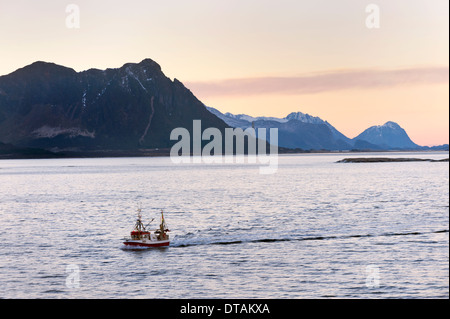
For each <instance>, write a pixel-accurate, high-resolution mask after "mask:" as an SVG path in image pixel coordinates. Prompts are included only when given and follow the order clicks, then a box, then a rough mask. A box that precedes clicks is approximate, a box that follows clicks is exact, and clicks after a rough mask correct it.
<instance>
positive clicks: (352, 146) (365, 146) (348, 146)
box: [207, 107, 448, 151]
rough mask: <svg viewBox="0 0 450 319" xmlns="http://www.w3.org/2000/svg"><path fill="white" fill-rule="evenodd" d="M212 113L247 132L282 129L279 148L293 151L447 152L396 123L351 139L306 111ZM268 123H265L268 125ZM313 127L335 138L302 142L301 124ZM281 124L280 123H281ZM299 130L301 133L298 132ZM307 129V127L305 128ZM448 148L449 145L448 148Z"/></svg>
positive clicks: (387, 123)
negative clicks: (267, 114) (282, 114)
mask: <svg viewBox="0 0 450 319" xmlns="http://www.w3.org/2000/svg"><path fill="white" fill-rule="evenodd" d="M207 109H208V111H210V112H212V113H213V114H215V115H216V116H218V117H220V118H221V119H222V120H223V121H224V122H225V123H227V124H228V125H230V126H232V127H240V128H242V129H245V128H246V127H250V126H251V125H252V123H253V125H254V126H255V128H257V127H267V128H268V127H270V125H272V126H275V127H278V129H279V138H280V141H279V145H280V146H284V147H290V148H297V147H298V148H303V149H306V150H311V149H316V150H319V149H323V148H324V145H325V146H327V147H331V149H330V150H341V151H342V150H376V151H381V150H427V149H445V148H446V145H439V146H435V147H426V146H420V145H417V144H416V143H414V142H413V141H412V140H411V139H410V138H409V136H408V134H407V133H406V131H405V130H404V129H403V128H401V126H400V125H399V124H397V123H395V122H393V121H388V122H386V123H385V124H383V125H375V126H372V127H369V128H367V129H366V130H364V131H363V132H362V133H360V134H359V135H358V136H356V137H354V138H352V139H350V138H348V137H347V136H345V135H344V134H342V133H341V132H339V131H338V130H337V129H336V128H335V127H334V126H333V125H331V124H330V123H329V122H328V121H325V120H323V119H321V118H319V117H316V116H312V115H309V114H307V113H303V112H292V113H290V114H288V115H287V116H286V117H284V118H275V117H265V116H259V117H252V116H249V115H246V114H238V115H234V114H231V113H225V114H223V113H221V112H220V111H219V110H217V109H215V108H212V107H207ZM264 122H265V123H264ZM297 122H300V123H304V124H312V125H316V126H311V127H310V132H309V134H310V135H311V134H312V135H315V136H320V135H321V134H324V132H323V131H320V129H319V127H318V126H320V125H326V126H327V128H328V129H329V131H330V133H331V136H326V135H327V134H325V135H322V137H323V138H325V139H327V140H326V141H322V142H320V141H314V138H312V137H311V136H308V139H310V140H312V142H311V143H303V142H302V141H301V138H302V136H299V135H303V136H304V135H305V132H304V131H302V129H301V128H300V126H301V125H300V124H299V123H297ZM278 123H280V124H278ZM296 128H297V129H298V131H297V132H296ZM303 129H304V127H303ZM447 149H448V145H447Z"/></svg>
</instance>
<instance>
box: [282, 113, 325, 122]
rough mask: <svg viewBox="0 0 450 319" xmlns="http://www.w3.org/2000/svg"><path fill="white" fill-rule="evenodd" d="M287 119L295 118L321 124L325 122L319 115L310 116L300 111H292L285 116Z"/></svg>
mask: <svg viewBox="0 0 450 319" xmlns="http://www.w3.org/2000/svg"><path fill="white" fill-rule="evenodd" d="M285 119H287V120H297V121H300V122H303V123H312V124H323V123H325V121H324V120H322V119H321V118H320V117H317V116H311V115H309V114H306V113H302V112H292V113H290V114H289V115H288V116H286V117H285Z"/></svg>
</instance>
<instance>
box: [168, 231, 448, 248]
mask: <svg viewBox="0 0 450 319" xmlns="http://www.w3.org/2000/svg"><path fill="white" fill-rule="evenodd" d="M448 232H449V230H448V229H443V230H437V231H429V232H395V233H383V234H362V235H358V234H356V235H339V236H310V237H308V236H305V237H291V238H259V239H250V238H248V239H239V240H224V241H214V240H203V241H195V240H194V239H192V240H190V239H184V238H183V236H178V237H177V238H175V240H174V241H173V242H172V243H171V244H170V246H171V247H190V246H200V245H237V244H244V243H275V242H290V241H307V240H331V239H351V238H367V237H390V236H415V235H425V234H439V233H448ZM187 237H190V236H189V235H188V236H187ZM183 239H184V240H183Z"/></svg>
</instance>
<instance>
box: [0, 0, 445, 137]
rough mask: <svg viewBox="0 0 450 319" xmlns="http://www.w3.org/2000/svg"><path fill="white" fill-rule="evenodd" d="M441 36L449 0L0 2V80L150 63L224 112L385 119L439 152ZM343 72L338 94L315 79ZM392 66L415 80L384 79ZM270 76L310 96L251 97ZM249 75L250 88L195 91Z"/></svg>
mask: <svg viewBox="0 0 450 319" xmlns="http://www.w3.org/2000/svg"><path fill="white" fill-rule="evenodd" d="M69 3H74V4H76V5H78V7H79V9H80V28H78V29H70V28H67V26H66V23H65V20H66V18H67V16H68V13H66V12H65V9H66V6H67V5H68V4H69ZM370 3H375V4H377V5H378V6H379V8H380V28H378V29H369V28H367V27H366V24H365V20H366V18H367V16H368V15H369V13H366V12H365V8H366V6H367V5H368V4H370ZM448 29H449V2H448V0H431V1H430V0H428V1H426V0H419V1H413V0H377V1H364V0H339V1H335V0H315V1H300V0H280V1H272V0H270V1H269V0H239V1H238V0H227V1H225V0H168V1H164V2H163V1H152V0H146V1H138V0H128V1H118V0H109V1H105V0H96V1H92V0H74V1H70V2H67V3H66V2H64V1H50V0H41V1H32V0H28V1H24V0H15V1H5V0H0V39H1V49H0V74H8V73H10V72H12V71H14V70H16V69H17V68H20V67H23V66H25V65H27V64H30V63H32V62H34V61H37V60H43V61H48V62H55V63H58V64H61V65H65V66H68V67H72V68H74V69H75V70H77V71H82V70H86V69H89V68H92V67H95V68H99V69H105V68H115V67H120V66H122V65H123V64H125V63H127V62H139V61H141V60H143V59H144V58H151V59H153V60H155V61H156V62H158V63H159V64H160V65H161V67H162V69H163V72H165V74H166V75H167V76H169V77H170V78H172V79H173V78H177V79H179V80H180V81H182V82H183V83H185V84H186V85H187V86H188V87H189V88H191V89H192V91H193V93H194V94H195V95H196V96H197V97H198V98H199V99H200V100H201V101H202V102H204V103H205V104H206V105H209V106H213V107H215V108H217V109H219V110H220V111H222V112H233V113H246V114H249V115H253V116H257V115H260V116H261V115H265V116H279V117H284V116H286V115H287V114H288V113H290V112H296V111H301V112H305V113H309V114H311V115H314V116H319V117H321V118H322V119H324V120H327V121H328V122H330V123H331V124H332V125H334V126H335V127H336V128H337V129H338V130H340V131H341V132H342V133H344V134H346V135H347V136H348V137H354V136H356V135H357V134H359V133H360V132H361V131H363V130H364V129H366V128H367V127H369V126H371V125H380V124H384V123H385V122H387V121H395V122H397V123H399V124H400V125H401V126H402V127H403V128H404V129H405V130H406V131H407V132H408V134H409V135H410V137H411V139H412V140H413V141H414V142H416V143H418V144H420V145H438V144H443V143H448V140H449V121H448V117H449V87H448V60H449V41H448V36H449V34H448ZM423 69H426V70H432V71H430V72H428V71H427V72H425V73H423V71H422V70H423ZM342 70H344V71H348V70H350V71H351V73H352V72H353V73H356V74H358V73H360V72H366V73H365V74H366V75H365V76H366V77H365V78H363V80H361V78H360V77H358V76H356V77H353V75H349V76H348V77H346V78H345V79H344V80H343V81H342V82H343V84H344V85H343V86H342V87H339V88H337V87H336V83H335V80H333V81H334V82H333V81H331V82H330V81H329V78H330V77H329V76H326V77H315V76H314V74H327V75H332V78H333V75H334V74H337V73H339V72H342ZM380 70H381V71H382V74H381V75H380V74H376V81H375V83H376V85H375V86H373V87H371V86H370V83H371V81H370V77H371V76H372V74H373V73H371V72H373V71H380ZM398 70H413V76H411V77H408V76H406V77H401V78H398V77H394V80H392V77H391V76H390V75H392V74H393V73H395V72H397V71H398ZM417 70H418V71H417ZM435 70H437V71H435ZM375 73H376V72H375ZM442 74H444V75H445V74H447V79H443V77H442ZM367 77H369V80H368V79H367ZM268 78H278V79H279V78H283V79H287V80H286V81H287V82H285V83H289V85H296V83H298V85H302V86H304V85H305V83H309V82H304V81H303V80H302V81H298V79H299V78H300V79H304V78H306V79H307V80H308V79H312V80H313V81H314V83H315V84H314V88H315V89H316V92H311V91H310V90H309V91H308V90H305V89H302V88H299V89H298V90H297V89H295V88H294V89H291V90H288V91H286V90H283V89H282V87H281V88H280V89H277V90H275V89H273V90H269V91H270V92H267V91H262V92H261V91H259V92H258V90H257V89H255V87H257V84H258V83H267V79H268ZM247 79H252V81H253V83H255V85H254V86H253V87H252V88H251V89H250V91H251V92H250V91H249V92H248V93H246V92H238V94H237V93H236V92H230V91H227V87H221V88H220V90H211V89H208V90H206V89H201V88H202V87H205V86H204V85H205V84H215V85H217V84H223V83H224V82H226V81H227V80H236V82H237V83H241V82H240V81H247ZM297 81H298V82H297ZM360 81H362V82H363V85H360V83H359V82H360ZM269 83H270V82H269ZM280 83H281V84H280ZM190 84H191V86H190ZM201 84H203V86H202V85H201ZM282 84H283V82H279V83H278V85H281V86H282ZM308 85H309V84H308ZM308 85H306V86H308ZM249 88H250V87H249ZM228 89H229V88H228Z"/></svg>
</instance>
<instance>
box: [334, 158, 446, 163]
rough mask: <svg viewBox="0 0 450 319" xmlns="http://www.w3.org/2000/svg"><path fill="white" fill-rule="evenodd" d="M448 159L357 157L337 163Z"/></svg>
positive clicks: (444, 160) (441, 160)
mask: <svg viewBox="0 0 450 319" xmlns="http://www.w3.org/2000/svg"><path fill="white" fill-rule="evenodd" d="M448 160H449V159H448V158H444V159H440V160H434V159H428V158H411V157H408V158H390V157H355V158H344V159H342V160H340V161H337V162H336V163H386V162H448Z"/></svg>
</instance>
